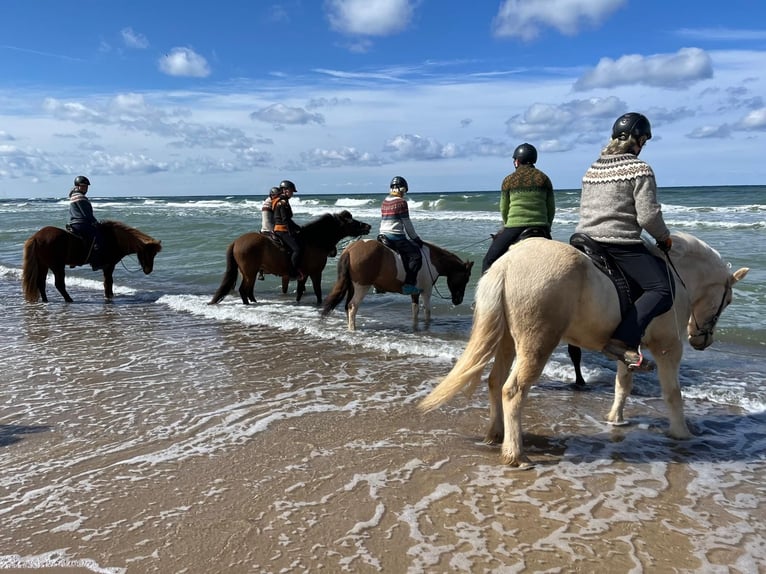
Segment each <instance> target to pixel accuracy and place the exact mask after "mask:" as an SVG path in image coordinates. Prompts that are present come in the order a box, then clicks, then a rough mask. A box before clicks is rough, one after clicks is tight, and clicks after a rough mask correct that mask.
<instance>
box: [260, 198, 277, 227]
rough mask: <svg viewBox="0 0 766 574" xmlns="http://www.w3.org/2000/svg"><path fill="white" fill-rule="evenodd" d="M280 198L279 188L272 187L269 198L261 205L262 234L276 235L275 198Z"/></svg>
mask: <svg viewBox="0 0 766 574" xmlns="http://www.w3.org/2000/svg"><path fill="white" fill-rule="evenodd" d="M278 196H279V188H278V187H272V188H271V190H270V191H269V196H268V197H267V198H266V199H264V200H263V204H262V205H261V233H267V234H271V233H274V207H273V206H272V204H273V203H274V198H276V197H278Z"/></svg>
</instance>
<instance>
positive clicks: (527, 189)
mask: <svg viewBox="0 0 766 574" xmlns="http://www.w3.org/2000/svg"><path fill="white" fill-rule="evenodd" d="M555 212H556V204H555V201H554V199H553V184H552V183H551V180H550V179H549V178H548V176H547V175H545V174H544V173H543V172H542V171H540V170H539V169H537V168H536V167H534V166H532V165H528V164H522V165H520V166H519V167H518V168H517V169H516V171H514V172H513V173H511V174H509V175H507V176H506V177H505V179H504V180H503V184H502V186H501V188H500V215H501V216H502V218H503V225H504V226H505V227H531V226H538V225H539V226H548V227H550V226H551V225H552V224H553V216H554V214H555Z"/></svg>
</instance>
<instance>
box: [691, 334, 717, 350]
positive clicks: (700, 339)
mask: <svg viewBox="0 0 766 574" xmlns="http://www.w3.org/2000/svg"><path fill="white" fill-rule="evenodd" d="M689 344H690V345H691V346H692V348H693V349H696V350H697V351H702V350H704V349H707V348H708V347H709V346H710V345H712V344H713V333H712V331H698V332H697V333H695V334H693V335H689Z"/></svg>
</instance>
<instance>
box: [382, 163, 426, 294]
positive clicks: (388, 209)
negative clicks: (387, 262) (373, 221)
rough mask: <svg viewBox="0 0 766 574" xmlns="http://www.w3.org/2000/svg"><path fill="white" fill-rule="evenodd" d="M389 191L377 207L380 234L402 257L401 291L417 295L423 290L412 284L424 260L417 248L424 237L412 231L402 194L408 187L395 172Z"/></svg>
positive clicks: (421, 245)
mask: <svg viewBox="0 0 766 574" xmlns="http://www.w3.org/2000/svg"><path fill="white" fill-rule="evenodd" d="M390 189H391V192H390V193H389V195H388V196H387V197H386V198H385V199H384V200H383V203H382V205H381V206H380V214H381V221H380V233H381V235H384V236H385V238H386V243H387V244H388V245H389V247H391V248H392V249H393V250H394V251H396V252H397V253H399V255H401V257H402V262H403V263H404V268H405V278H404V285H402V293H404V294H405V295H416V294H418V293H420V292H421V291H422V289H418V287H417V286H416V285H415V284H416V283H417V276H418V271H419V270H420V265H421V263H422V262H423V255H422V254H421V252H420V249H421V248H422V247H423V240H422V239H420V237H419V236H418V234H417V233H416V232H415V228H414V227H413V225H412V221H410V212H409V208H408V207H407V200H406V199H405V198H404V196H405V195H406V194H407V191H408V190H409V188H408V186H407V180H406V179H404V178H403V177H401V176H399V175H397V176H396V177H394V178H393V179H392V180H391V186H390Z"/></svg>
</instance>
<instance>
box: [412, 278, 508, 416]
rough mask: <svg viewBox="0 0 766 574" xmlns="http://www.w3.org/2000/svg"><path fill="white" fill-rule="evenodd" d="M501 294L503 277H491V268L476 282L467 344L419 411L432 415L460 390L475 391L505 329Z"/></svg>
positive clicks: (420, 405)
mask: <svg viewBox="0 0 766 574" xmlns="http://www.w3.org/2000/svg"><path fill="white" fill-rule="evenodd" d="M504 293H505V276H504V274H503V273H492V268H490V271H489V272H488V273H487V274H486V275H484V277H482V278H481V279H480V280H479V285H478V287H477V289H476V307H475V309H474V313H473V327H472V329H471V337H470V338H469V339H468V344H467V345H466V348H465V350H464V351H463V354H462V355H460V358H459V359H458V361H457V363H455V366H454V367H452V370H451V371H450V372H449V374H448V375H447V376H446V377H445V378H444V379H443V380H442V381H441V382H440V383H439V384H438V385H437V386H436V388H434V389H433V390H432V391H431V392H430V393H429V394H428V396H427V397H426V398H425V399H423V400H422V401H420V404H419V405H418V407H419V408H420V410H422V411H424V412H428V411H431V410H433V409H435V408H437V407H439V406H441V405H443V404H444V403H446V402H447V401H449V400H451V399H452V398H453V397H454V396H455V395H456V394H458V393H459V392H460V391H461V390H463V389H466V392H467V394H468V395H470V394H471V393H473V391H474V389H476V385H478V384H479V382H480V381H481V375H482V373H483V372H484V368H485V367H486V366H487V363H489V362H490V360H492V358H493V357H494V356H495V353H496V352H497V348H498V345H499V344H500V342H501V341H502V340H503V335H504V334H505V331H506V330H507V329H508V322H507V318H506V316H505V303H504V300H505V297H504Z"/></svg>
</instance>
